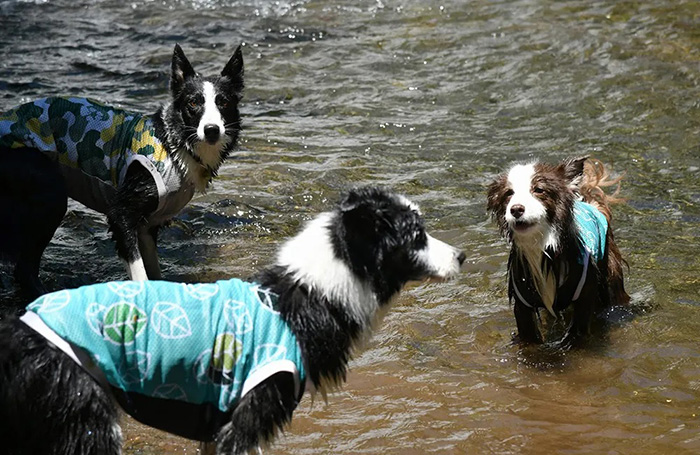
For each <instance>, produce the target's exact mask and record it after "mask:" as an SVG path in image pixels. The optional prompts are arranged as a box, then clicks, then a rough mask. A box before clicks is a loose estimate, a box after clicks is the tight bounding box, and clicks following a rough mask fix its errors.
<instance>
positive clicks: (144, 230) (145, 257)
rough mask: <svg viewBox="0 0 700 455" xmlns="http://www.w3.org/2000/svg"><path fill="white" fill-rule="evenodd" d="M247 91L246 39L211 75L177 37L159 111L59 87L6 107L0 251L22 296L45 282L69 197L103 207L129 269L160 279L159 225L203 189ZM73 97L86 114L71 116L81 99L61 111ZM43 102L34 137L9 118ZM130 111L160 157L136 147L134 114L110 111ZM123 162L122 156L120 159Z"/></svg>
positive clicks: (138, 276) (232, 138)
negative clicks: (96, 170) (48, 251)
mask: <svg viewBox="0 0 700 455" xmlns="http://www.w3.org/2000/svg"><path fill="white" fill-rule="evenodd" d="M242 91H243V56H242V53H241V48H240V46H239V47H238V48H237V49H236V51H235V52H234V54H233V56H232V57H231V58H230V60H229V61H228V63H227V64H226V65H225V66H224V68H223V70H222V71H221V73H220V74H219V75H217V76H216V77H213V78H206V77H203V76H201V75H200V74H198V73H196V72H195V70H194V69H193V67H192V65H191V64H190V62H189V61H188V60H187V58H186V57H185V54H184V52H183V51H182V49H181V48H180V46H179V45H175V49H174V52H173V56H172V68H171V77H170V95H171V99H170V101H169V102H168V103H167V104H165V105H164V106H162V107H161V108H160V109H158V111H157V112H156V113H155V114H153V115H150V116H142V115H141V114H136V113H130V112H127V111H122V110H117V109H114V108H111V107H109V106H104V105H100V104H99V103H96V102H93V101H92V100H88V99H85V98H68V97H55V98H45V99H42V100H36V101H33V102H30V103H26V104H24V105H22V106H18V107H17V108H15V109H13V110H10V111H8V114H5V117H4V119H5V121H4V125H3V121H2V120H3V116H0V182H1V183H0V202H1V203H2V207H3V222H2V226H0V256H2V257H3V258H5V259H9V260H11V261H13V262H15V269H14V274H15V279H16V281H17V283H18V286H19V289H20V291H21V292H22V293H23V294H24V295H25V297H29V298H34V297H36V296H38V295H40V294H42V293H43V292H44V289H43V286H42V284H41V281H40V280H39V263H40V260H41V256H42V255H43V252H44V249H45V248H46V246H47V245H48V243H49V242H50V240H51V238H52V237H53V235H54V232H55V231H56V229H57V228H58V226H59V224H60V223H61V220H62V219H63V217H64V215H65V213H66V209H67V207H66V200H67V198H68V197H70V198H72V199H74V200H77V201H78V202H81V203H83V204H85V205H86V206H88V207H90V208H92V209H94V210H96V211H98V212H101V213H104V214H106V215H107V220H108V223H109V227H110V230H111V231H112V233H113V238H114V240H115V242H116V249H117V253H118V255H119V257H120V258H122V259H123V260H124V261H125V263H126V266H127V273H128V276H129V278H130V279H132V280H146V279H149V278H150V279H159V278H160V266H159V263H158V255H157V251H156V240H157V233H158V230H159V229H160V227H162V226H163V225H164V224H165V223H167V222H168V221H169V220H170V219H172V218H173V217H174V216H175V215H176V214H177V213H178V212H179V211H180V210H182V208H183V207H184V206H185V205H186V204H187V203H188V202H189V201H190V200H191V198H192V196H193V195H194V193H195V192H204V191H205V190H206V189H207V187H208V185H209V183H210V182H211V180H212V178H213V177H215V176H216V175H217V172H218V170H219V167H220V166H221V164H222V162H223V161H224V160H225V159H226V157H227V156H228V155H229V153H230V152H231V151H232V150H233V148H234V147H235V145H236V144H237V142H238V137H239V132H240V129H241V127H240V113H239V109H238V104H239V101H240V98H241V95H242ZM69 103H72V105H73V106H76V105H78V106H80V105H81V104H82V105H85V107H84V108H82V109H83V110H82V111H80V113H78V114H77V115H82V116H83V118H81V119H75V117H76V111H75V108H72V109H73V111H72V112H66V113H65V114H64V113H63V111H61V109H64V108H63V107H62V106H67V105H70V104H69ZM98 106H102V107H98ZM91 108H93V109H92V110H91ZM40 109H45V110H46V111H45V113H43V114H41V116H38V117H35V118H32V119H31V120H32V121H33V122H35V125H36V124H37V123H40V124H41V126H34V129H35V130H39V129H40V131H41V136H42V137H40V138H38V139H37V137H38V136H34V135H33V131H28V130H26V129H22V128H25V125H24V124H20V123H19V122H17V125H12V124H11V122H12V118H13V115H14V118H15V119H16V118H17V114H16V113H17V112H20V113H21V112H29V113H30V114H31V113H32V112H37V111H38V112H41V111H40ZM78 109H80V107H78ZM100 109H102V110H100ZM13 112H14V113H15V114H13ZM56 112H59V113H58V114H56ZM31 115H34V114H31ZM36 115H39V114H36ZM124 115H126V116H127V118H135V119H139V118H144V119H145V122H146V123H144V124H145V125H148V126H147V128H148V129H147V131H148V133H147V134H146V136H148V135H152V136H148V137H155V139H152V140H151V139H147V140H151V141H155V143H157V144H159V145H158V147H159V148H158V150H161V147H162V150H164V151H163V152H162V153H159V154H158V157H157V161H158V162H157V165H154V164H152V162H151V161H148V160H147V159H143V156H139V153H135V152H134V151H133V150H132V149H133V148H134V145H132V144H134V143H136V144H138V141H136V139H134V140H133V141H135V142H132V137H134V138H136V136H135V135H134V136H132V135H131V134H130V133H129V132H127V131H133V130H129V129H127V128H126V126H127V125H131V128H133V125H134V123H133V122H132V123H127V122H126V121H125V122H124V123H123V124H120V123H118V122H115V121H114V118H117V117H119V118H124ZM107 117H110V118H112V122H113V123H111V125H113V126H112V127H108V129H110V130H111V131H115V133H114V132H113V133H110V131H107V130H106V129H104V128H105V127H104V125H105V124H106V125H109V123H105V120H104V119H105V118H107ZM8 119H9V120H8ZM95 119H97V120H95ZM25 122H26V119H25ZM65 122H68V124H70V122H73V123H72V125H86V126H81V128H83V132H81V133H80V134H84V135H83V136H82V137H81V136H77V137H78V139H74V137H75V136H74V135H75V134H76V133H75V130H71V137H70V138H69V137H68V136H67V135H66V136H61V137H55V135H56V134H57V133H56V131H57V129H62V131H64V133H63V134H65V126H62V125H65ZM26 124H27V125H29V122H26ZM97 124H99V125H102V126H101V127H95V128H98V129H97V130H90V128H91V125H97ZM15 126H19V129H16V128H15ZM27 128H29V126H28V127H27ZM70 128H74V126H70ZM99 128H103V129H102V130H100V129H99ZM122 128H123V129H122ZM13 131H14V133H13ZM18 131H19V132H18ZM52 131H53V134H54V137H52V136H51V132H52ZM141 131H144V130H141ZM151 131H152V132H151ZM47 132H48V134H47ZM109 137H112V138H115V139H110V140H112V141H113V142H114V143H116V144H117V146H111V148H109V149H108V150H105V149H104V148H105V143H106V142H107V139H106V138H109ZM74 141H75V142H74ZM117 141H118V142H117ZM3 144H4V145H3ZM8 144H11V145H8ZM20 146H22V147H23V148H20ZM139 150H140V149H139ZM145 150H147V149H145ZM59 152H60V153H59ZM66 157H72V158H70V159H71V160H73V161H72V163H81V164H79V166H80V167H77V166H78V164H70V165H67V164H66V163H65V162H64V159H65V158H66ZM134 157H135V158H134ZM89 160H94V161H95V166H98V167H99V166H114V167H110V168H109V169H112V171H111V172H112V173H114V172H117V171H114V170H113V169H115V168H116V169H118V172H119V175H120V177H119V180H118V181H116V183H115V181H114V177H112V181H105V180H103V179H102V178H98V177H95V174H91V173H90V171H89V169H90V167H91V166H93V165H91V164H90V163H89ZM124 162H126V164H125V165H124V164H120V163H124ZM85 163H87V164H85ZM102 163H105V164H104V165H103V164H102ZM115 163H116V164H115ZM116 166H122V167H118V168H117V167H116ZM159 166H160V167H159ZM122 169H125V171H124V172H125V173H124V174H123V173H122ZM103 174H104V173H103ZM161 174H162V175H161Z"/></svg>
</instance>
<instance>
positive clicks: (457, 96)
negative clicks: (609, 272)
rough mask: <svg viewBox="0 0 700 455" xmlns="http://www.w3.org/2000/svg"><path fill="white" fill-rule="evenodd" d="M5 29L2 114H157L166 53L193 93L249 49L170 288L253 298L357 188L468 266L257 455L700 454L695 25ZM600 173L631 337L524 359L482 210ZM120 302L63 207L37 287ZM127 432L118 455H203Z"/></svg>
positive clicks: (107, 10)
mask: <svg viewBox="0 0 700 455" xmlns="http://www.w3.org/2000/svg"><path fill="white" fill-rule="evenodd" d="M644 3H646V4H644ZM0 30H2V32H0V110H4V109H6V108H9V107H11V106H13V105H15V104H18V103H20V102H23V101H27V100H30V99H32V98H36V97H39V96H46V95H50V94H71V95H84V96H90V97H94V98H97V99H101V100H103V101H106V102H109V103H113V104H117V105H120V106H122V107H125V108H129V109H136V110H139V111H144V112H151V111H154V110H155V109H156V108H157V106H158V105H159V104H160V103H162V102H164V101H165V100H166V99H167V96H168V95H167V89H166V87H167V83H168V67H169V62H170V55H171V52H172V48H173V46H174V44H175V43H180V44H181V45H182V46H183V48H184V49H185V52H186V53H187V55H188V56H189V57H190V58H191V60H192V61H193V63H194V65H195V67H196V68H197V69H198V70H199V71H200V72H202V73H205V74H206V73H213V72H216V71H220V69H221V68H222V67H223V65H224V63H225V62H226V61H227V59H228V57H229V56H230V54H231V52H232V51H233V49H234V48H235V46H236V45H237V44H239V43H241V42H242V43H245V46H244V48H243V51H244V56H245V65H246V86H247V87H246V93H245V98H244V102H243V105H242V111H243V115H244V119H245V130H244V134H243V140H242V143H241V147H240V149H239V151H237V152H236V153H235V156H234V157H233V158H232V159H231V160H230V161H228V162H227V163H226V165H225V166H224V168H223V170H222V172H221V177H220V178H219V179H217V181H216V182H215V184H214V186H213V188H212V189H211V191H209V192H208V193H207V194H206V195H203V196H198V197H196V198H195V199H194V200H193V201H192V203H191V204H190V205H189V206H188V207H187V208H186V209H185V211H184V212H183V213H182V214H181V216H179V217H178V218H177V220H176V221H175V222H174V223H173V224H172V226H171V227H169V228H168V229H166V230H165V232H164V233H163V235H162V241H161V244H160V247H159V251H160V255H161V260H162V266H163V269H164V276H165V277H166V278H167V279H170V280H184V281H211V280H215V279H220V278H226V277H231V276H240V277H247V276H250V275H251V274H252V273H253V272H254V271H255V270H256V269H258V268H259V267H262V266H264V265H265V264H268V263H269V262H270V260H271V259H272V257H273V255H274V252H275V248H276V246H277V245H278V244H279V242H280V241H281V240H282V239H284V238H286V237H287V236H289V235H291V234H293V233H294V232H296V231H297V230H298V228H299V227H300V226H301V224H302V223H303V222H304V221H305V220H308V219H310V218H311V217H312V216H313V215H314V214H316V213H318V212H320V211H322V210H326V209H328V208H329V207H331V205H332V204H333V203H334V202H335V201H336V200H337V198H338V194H339V192H340V191H342V190H343V189H346V188H348V187H351V186H356V185H362V184H377V185H383V186H388V187H391V188H394V189H396V190H398V191H401V192H403V193H405V194H407V195H409V196H410V197H411V198H412V199H414V200H415V201H416V202H418V203H419V204H420V205H421V206H422V207H423V211H424V212H425V215H426V220H427V225H428V226H429V228H430V230H431V232H432V233H433V235H435V236H436V237H438V238H440V239H443V240H445V241H448V242H450V243H452V244H454V245H457V246H460V247H461V248H463V249H464V250H465V251H466V252H467V256H468V261H467V263H466V265H465V268H464V273H463V274H462V275H461V277H460V278H459V279H458V280H456V281H452V282H450V283H446V284H423V285H417V286H413V287H410V288H409V289H408V290H407V292H405V293H404V294H403V295H402V296H401V298H400V299H399V300H398V302H397V305H396V307H395V308H394V311H393V312H392V313H390V315H389V316H388V317H387V318H386V320H385V323H384V325H383V327H382V328H381V329H380V330H379V331H378V332H377V333H376V335H375V336H374V338H373V339H372V341H371V342H370V343H369V345H368V347H367V350H366V351H365V352H364V354H362V355H361V356H359V357H358V358H357V359H355V361H354V362H353V364H352V373H351V374H350V376H349V378H348V383H347V385H346V386H345V387H344V388H343V390H342V391H340V392H337V393H335V394H333V395H331V396H330V397H329V400H328V404H326V403H324V402H323V400H320V399H317V400H315V401H312V400H311V399H309V398H306V399H305V400H304V401H303V402H302V404H301V405H300V408H299V409H298V411H297V412H296V414H295V418H294V422H293V424H292V425H291V428H289V430H288V431H287V432H286V434H285V435H284V436H282V437H281V438H280V439H279V440H278V441H277V443H276V444H275V445H274V446H273V447H272V448H270V449H268V450H267V451H266V452H265V453H269V454H318V453H326V454H331V453H333V454H380V453H381V454H401V455H412V454H426V453H437V454H480V453H494V454H511V453H513V454H530V453H532V454H535V453H548V454H549V453H565V454H578V453H580V454H593V453H607V454H625V453H634V454H660V453H674V454H694V453H699V452H700V432H699V431H698V430H699V429H700V428H699V427H700V417H699V416H698V413H700V390H699V389H700V343H698V333H700V278H698V277H699V276H700V264H699V261H698V250H699V246H700V241H699V239H698V236H699V233H700V225H699V224H698V222H699V221H700V208H699V207H698V205H699V204H700V184H699V177H700V89H699V87H698V83H699V82H700V3H698V2H695V1H690V0H688V1H682V0H680V1H671V0H666V1H656V2H602V1H597V2H596V1H586V2H584V1H574V0H569V1H560V2H549V1H543V0H516V1H511V0H508V1H493V0H475V1H468V2H466V1H456V0H453V1H444V2H433V1H430V0H429V1H415V0H405V1H402V2H394V1H391V0H386V1H374V2H371V1H364V0H361V1H356V0H353V1H349V0H348V1H292V2H290V1H286V0H285V1H265V0H243V1H215V0H210V1H207V0H201V1H184V0H183V1H170V0H167V1H157V2H156V1H144V0H135V1H129V2H122V1H117V0H102V1H100V0H96V1H91V2H85V1H67V0H59V1H7V0H5V1H0ZM586 154H590V155H593V156H595V157H598V158H600V159H602V160H604V161H605V162H606V163H608V164H609V165H610V167H611V168H612V169H613V170H614V171H615V173H617V174H620V173H625V178H624V181H623V189H622V191H623V195H624V196H625V197H626V198H627V202H626V204H625V205H622V206H618V207H617V209H616V212H615V220H614V225H615V228H616V238H617V239H618V242H619V245H620V246H621V249H622V251H623V253H624V254H625V256H626V257H627V259H628V261H629V264H630V271H629V273H628V277H629V279H628V282H627V287H628V290H629V291H630V293H631V294H632V295H633V300H634V301H633V307H632V308H633V311H632V313H633V314H634V316H635V317H633V318H627V317H625V318H619V319H623V320H620V321H614V322H615V323H614V324H613V326H612V329H611V330H610V332H609V334H608V336H607V337H605V339H603V340H599V341H597V342H594V343H592V346H590V347H589V348H587V349H583V350H578V351H575V352H571V353H568V354H565V355H563V354H561V353H557V352H554V353H547V352H544V351H542V350H519V349H518V347H517V346H513V345H512V344H511V342H510V341H511V332H512V331H513V330H514V327H515V323H514V319H513V316H512V311H511V308H510V307H509V304H508V302H507V298H506V283H505V262H506V258H507V246H506V245H505V243H504V242H503V241H502V240H501V239H499V237H498V235H497V232H496V229H495V228H494V226H493V225H492V223H491V222H490V220H489V219H488V217H487V214H486V213H485V186H486V185H487V184H488V182H489V181H490V180H491V179H492V178H493V177H494V176H495V175H496V174H497V173H499V172H501V171H502V170H503V169H504V168H505V167H506V166H508V165H509V163H512V162H513V161H522V160H531V159H533V158H537V159H541V160H549V161H557V160H560V159H563V158H565V157H569V156H575V155H586ZM124 277H125V274H124V270H123V268H122V266H121V265H120V263H119V261H118V260H117V257H116V255H115V254H114V249H113V244H112V243H111V241H110V240H109V236H108V234H107V229H106V224H105V222H104V219H103V217H102V216H99V215H96V214H95V213H93V212H89V211H87V210H85V209H83V208H82V207H81V206H79V205H78V204H72V205H71V206H70V212H69V214H68V216H67V217H66V220H65V222H64V224H63V226H62V228H61V229H60V230H59V231H58V233H57V235H56V237H55V239H54V242H53V243H52V245H51V246H50V247H49V249H48V250H47V253H46V255H45V258H44V267H43V272H42V278H43V279H44V281H45V282H46V283H47V284H48V286H49V287H50V288H51V289H61V288H65V287H76V286H80V285H83V284H88V283H93V282H98V281H105V280H110V279H123V278H124ZM12 289H13V285H12V280H11V274H10V269H9V267H7V266H4V267H3V268H2V269H0V292H1V293H2V296H3V298H4V299H11V298H12V296H11V293H12ZM623 316H625V315H624V314H623ZM627 316H629V315H627ZM124 426H125V436H126V440H127V441H126V448H125V452H126V453H127V454H157V453H195V452H196V445H195V444H194V443H192V442H189V441H185V440H182V439H179V438H175V437H173V436H170V435H167V434H164V433H160V432H158V431H156V430H152V429H148V428H145V427H143V426H140V425H138V424H135V423H134V422H133V421H130V420H126V421H125V425H124Z"/></svg>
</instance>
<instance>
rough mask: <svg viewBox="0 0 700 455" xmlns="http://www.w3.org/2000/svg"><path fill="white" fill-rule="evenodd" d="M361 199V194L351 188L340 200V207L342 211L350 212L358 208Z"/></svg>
mask: <svg viewBox="0 0 700 455" xmlns="http://www.w3.org/2000/svg"><path fill="white" fill-rule="evenodd" d="M359 201H360V196H359V194H357V191H356V190H350V191H348V193H347V194H346V195H345V196H344V197H343V198H342V200H341V201H340V204H339V207H340V211H341V212H343V213H345V212H350V211H352V210H354V209H356V208H357V206H358V204H359Z"/></svg>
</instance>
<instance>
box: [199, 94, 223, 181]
mask: <svg viewBox="0 0 700 455" xmlns="http://www.w3.org/2000/svg"><path fill="white" fill-rule="evenodd" d="M202 94H203V96H204V105H203V111H202V116H201V117H200V119H199V123H198V125H197V139H198V141H197V142H196V144H195V147H194V152H195V153H196V155H197V157H198V158H199V159H200V161H201V162H202V164H203V165H204V166H206V167H207V168H209V169H216V168H217V167H218V166H219V164H220V162H221V151H222V150H223V148H224V147H225V146H226V145H227V144H228V143H229V141H230V139H231V138H230V137H229V136H228V135H227V134H226V128H225V124H224V118H223V116H222V115H221V111H220V110H219V107H218V106H217V103H216V97H217V89H216V86H215V85H214V84H213V83H212V82H209V81H204V82H202Z"/></svg>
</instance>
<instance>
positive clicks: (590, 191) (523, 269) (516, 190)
mask: <svg viewBox="0 0 700 455" xmlns="http://www.w3.org/2000/svg"><path fill="white" fill-rule="evenodd" d="M619 181H620V178H617V179H610V178H609V174H608V173H607V171H606V170H605V167H604V165H603V164H602V163H601V162H600V161H597V160H589V159H588V157H583V158H576V159H569V160H565V161H563V162H561V163H559V164H556V165H552V164H545V163H539V162H533V163H528V164H517V165H514V166H513V167H512V168H511V169H510V170H509V171H508V172H506V173H505V174H502V175H500V176H498V177H497V178H496V179H495V180H494V181H493V182H492V183H491V184H490V186H489V189H488V198H487V208H488V211H489V213H490V214H491V216H492V218H493V220H494V221H495V222H496V223H497V224H498V227H499V230H500V232H501V235H502V236H503V237H505V238H506V240H508V242H509V243H510V245H511V251H510V256H509V258H508V297H509V299H510V300H511V301H512V302H514V312H515V319H516V323H517V327H518V334H517V337H516V339H518V340H519V341H521V342H526V343H542V342H543V341H545V340H544V337H543V336H542V333H541V331H540V327H539V322H540V321H539V313H538V310H539V309H540V308H546V310H547V311H548V312H549V313H550V314H551V315H553V316H554V317H557V318H558V317H560V316H562V313H563V311H564V310H565V309H567V308H568V307H569V306H571V305H573V316H572V319H571V323H570V325H569V326H568V328H567V330H566V333H565V335H564V336H563V337H562V338H561V340H559V342H558V343H559V344H560V345H561V346H562V347H565V348H568V347H571V346H572V345H574V344H576V343H577V342H579V341H580V340H581V339H582V338H583V337H584V336H585V335H586V334H588V333H589V332H590V329H591V322H592V321H593V318H594V316H595V315H596V314H599V313H600V312H601V311H602V310H604V309H606V308H609V307H610V306H611V305H619V304H626V303H628V302H629V299H630V298H629V296H628V295H627V293H626V292H625V288H624V284H623V274H622V268H623V264H625V261H624V260H623V258H622V255H621V254H620V250H619V249H618V247H617V245H616V244H615V241H614V238H613V231H612V227H611V225H610V222H611V220H612V212H611V209H610V204H612V203H614V202H617V201H619V199H618V198H617V193H618V191H619ZM615 184H618V191H615V193H613V194H611V195H608V194H606V193H605V192H604V191H603V188H604V187H606V186H611V185H615Z"/></svg>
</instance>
